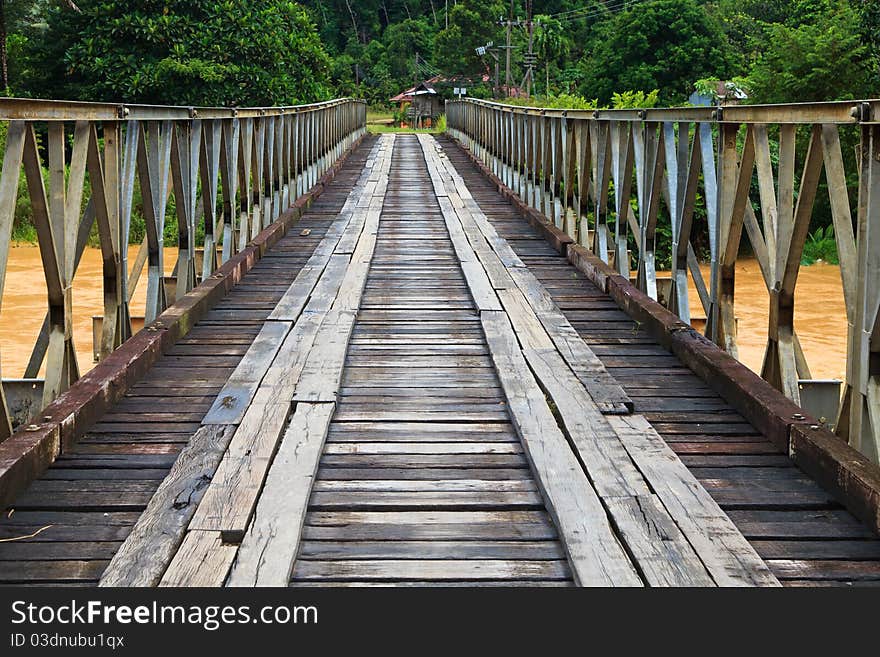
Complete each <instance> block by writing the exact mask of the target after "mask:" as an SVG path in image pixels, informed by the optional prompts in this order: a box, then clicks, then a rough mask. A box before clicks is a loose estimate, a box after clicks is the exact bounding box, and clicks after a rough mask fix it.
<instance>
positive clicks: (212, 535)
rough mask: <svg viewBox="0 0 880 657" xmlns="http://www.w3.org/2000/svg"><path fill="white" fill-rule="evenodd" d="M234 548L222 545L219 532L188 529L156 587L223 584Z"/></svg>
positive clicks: (233, 556) (214, 585) (233, 554)
mask: <svg viewBox="0 0 880 657" xmlns="http://www.w3.org/2000/svg"><path fill="white" fill-rule="evenodd" d="M235 551H236V547H235V546H234V545H224V544H223V541H222V540H221V539H220V533H219V532H212V531H199V530H190V531H189V532H187V534H186V538H184V539H183V544H182V545H181V546H180V549H179V550H178V551H177V554H175V555H174V559H173V560H172V562H171V565H169V566H168V570H167V571H166V572H165V575H164V576H163V577H162V581H161V582H160V583H159V586H175V587H183V586H187V587H200V586H204V587H208V586H211V587H217V586H222V585H223V580H225V579H226V574H227V573H228V572H229V567H230V566H231V565H232V560H233V559H234V558H235Z"/></svg>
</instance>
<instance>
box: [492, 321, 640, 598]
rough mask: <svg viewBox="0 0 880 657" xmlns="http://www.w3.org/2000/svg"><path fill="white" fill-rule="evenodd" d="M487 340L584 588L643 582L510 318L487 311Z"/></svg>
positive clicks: (552, 511)
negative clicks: (559, 423) (562, 428)
mask: <svg viewBox="0 0 880 657" xmlns="http://www.w3.org/2000/svg"><path fill="white" fill-rule="evenodd" d="M481 321H482V324H483V330H484V331H485V333H486V340H487V342H488V344H489V349H490V351H491V352H492V359H493V361H494V362H495V366H496V369H497V371H498V376H499V378H500V379H501V384H502V386H503V388H504V392H505V395H506V396H507V400H508V406H509V407H510V410H511V415H512V418H513V421H514V424H515V426H516V427H517V430H518V432H519V434H520V437H521V438H522V441H523V446H524V448H525V450H526V453H527V454H528V457H529V460H530V461H531V464H532V467H533V469H534V471H535V475H536V477H537V479H538V483H539V485H540V487H541V490H542V491H543V492H544V495H545V497H546V499H547V504H548V507H549V508H550V510H551V513H552V514H553V516H554V519H555V520H556V522H557V524H558V526H559V529H560V533H561V535H562V540H563V544H564V545H565V548H566V551H567V553H568V555H569V559H570V560H571V563H572V568H573V572H574V575H575V579H576V581H577V582H578V583H579V584H581V585H582V586H589V585H599V586H602V585H605V586H615V585H616V586H641V585H642V580H641V579H640V578H639V576H638V574H637V572H636V570H635V568H634V567H633V565H632V563H631V562H630V560H629V558H628V557H627V555H626V553H625V552H624V550H623V548H622V546H621V545H620V543H619V542H618V540H617V538H616V536H615V534H614V531H613V530H612V528H611V526H610V524H609V522H608V518H607V516H606V515H605V510H604V508H603V507H602V504H601V502H600V501H599V497H598V496H597V494H596V491H595V490H594V489H593V488H592V486H591V485H590V482H589V480H588V479H587V477H586V475H585V474H584V472H583V470H582V468H581V465H580V464H579V463H578V462H577V459H575V457H574V454H573V453H572V452H571V449H570V448H569V446H568V443H567V442H566V440H565V436H563V435H562V432H561V431H560V430H559V427H558V426H557V425H556V420H555V419H554V418H553V414H552V412H551V410H550V408H549V406H548V405H547V400H546V398H545V397H544V394H543V392H542V391H541V389H540V388H539V387H538V384H537V382H536V381H535V379H534V376H533V375H532V373H531V371H530V370H529V368H528V365H527V364H526V361H525V358H524V357H523V355H522V352H521V351H520V348H519V344H518V342H517V340H516V336H515V334H514V332H513V327H512V326H511V324H510V320H508V318H507V316H506V315H505V314H504V313H499V312H484V313H483V314H482V317H481Z"/></svg>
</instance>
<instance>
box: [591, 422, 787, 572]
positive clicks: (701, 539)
mask: <svg viewBox="0 0 880 657" xmlns="http://www.w3.org/2000/svg"><path fill="white" fill-rule="evenodd" d="M608 421H609V422H610V423H611V426H612V427H613V428H614V430H615V431H616V433H617V435H618V436H619V437H620V440H621V442H622V443H623V445H624V447H626V450H627V452H628V453H629V454H630V456H631V457H632V459H633V461H634V462H635V464H636V466H637V467H638V468H639V470H640V471H641V472H643V473H644V474H645V477H646V478H647V479H648V481H650V482H651V487H652V488H653V490H654V493H655V494H656V495H657V497H658V498H659V499H660V500H661V501H662V502H663V505H664V506H665V507H666V508H667V510H668V511H669V513H670V515H671V516H672V517H673V518H674V519H675V522H676V523H677V524H678V526H679V527H680V528H681V531H682V532H683V533H684V535H685V536H686V537H687V539H688V541H689V542H690V543H691V545H693V546H694V549H695V550H696V552H697V554H698V555H699V556H700V559H701V560H702V562H703V564H704V565H705V566H706V569H707V570H708V571H709V573H710V574H711V575H712V578H713V579H714V580H715V582H716V583H717V584H718V585H719V586H777V585H778V584H779V583H778V581H777V580H776V578H775V577H774V576H773V574H772V573H771V572H770V570H769V569H768V568H767V565H766V564H765V563H764V562H763V560H762V559H761V557H759V556H758V554H757V553H756V552H755V550H754V548H753V547H752V546H751V545H750V544H749V542H748V541H747V540H746V539H745V538H744V537H743V535H742V534H741V533H740V531H739V530H738V529H737V528H736V526H735V525H734V524H733V522H731V520H730V518H728V517H727V516H726V515H725V514H724V512H723V511H722V510H721V509H720V507H719V506H718V504H717V503H716V502H715V501H714V500H713V499H712V496H711V495H709V493H708V492H707V491H706V489H705V488H703V486H702V485H701V484H700V483H699V482H698V481H697V480H696V478H695V477H694V476H693V475H692V474H691V473H690V472H689V471H688V469H687V468H686V467H685V466H684V465H683V464H682V463H681V461H680V460H679V459H678V457H677V456H676V455H675V453H674V452H673V451H672V449H670V447H669V446H668V445H667V444H666V443H665V442H664V441H663V439H662V438H661V437H660V436H659V435H657V432H656V431H655V430H654V428H653V427H652V426H651V425H650V424H649V423H648V421H647V420H645V419H644V418H643V417H642V416H639V415H634V416H610V417H608Z"/></svg>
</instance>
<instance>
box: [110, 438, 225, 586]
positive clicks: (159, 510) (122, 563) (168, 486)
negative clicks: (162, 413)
mask: <svg viewBox="0 0 880 657" xmlns="http://www.w3.org/2000/svg"><path fill="white" fill-rule="evenodd" d="M234 431H235V429H234V427H232V426H228V425H213V426H204V427H202V428H201V429H199V430H198V431H197V432H196V433H195V434H194V435H193V437H192V438H191V439H190V441H189V443H188V444H187V446H186V447H185V448H184V449H183V451H182V452H181V453H180V455H179V456H178V458H177V460H176V461H175V462H174V465H173V466H172V467H171V471H170V472H169V473H168V476H167V477H165V479H164V480H163V482H162V484H161V485H160V486H159V488H158V490H156V492H155V494H154V495H153V497H152V499H151V500H150V503H149V504H148V505H147V508H146V510H145V511H144V512H143V514H141V516H140V518H138V521H137V523H136V524H135V526H134V527H133V528H132V530H131V533H130V534H129V536H128V538H127V539H126V540H125V542H124V543H123V545H122V547H121V548H120V549H119V551H118V552H117V553H116V555H115V556H114V557H113V559H112V561H111V562H110V565H109V566H108V567H107V570H106V571H105V572H104V575H103V576H102V578H101V582H100V586H156V585H157V584H158V582H159V580H160V578H161V577H162V574H163V573H164V572H165V569H166V568H167V566H168V564H169V563H170V562H171V559H172V557H173V556H174V553H175V552H176V550H177V549H178V546H179V545H180V543H181V541H182V539H183V534H184V531H185V529H186V527H187V525H188V524H189V522H190V520H191V519H192V516H193V514H194V513H195V510H196V507H197V505H198V504H199V502H200V500H201V498H202V495H203V494H204V491H205V488H206V482H207V481H210V480H211V478H212V477H213V476H214V472H215V470H216V469H217V465H218V464H219V462H220V458H221V456H222V454H223V453H224V452H225V450H226V448H227V446H228V444H229V441H230V439H231V438H232V435H233V432H234Z"/></svg>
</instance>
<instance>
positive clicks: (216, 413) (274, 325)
mask: <svg viewBox="0 0 880 657" xmlns="http://www.w3.org/2000/svg"><path fill="white" fill-rule="evenodd" d="M291 326H292V324H291V323H290V322H266V323H265V324H263V328H262V329H261V330H260V333H259V334H258V335H257V337H256V338H255V339H254V341H253V343H252V344H251V346H250V347H249V348H248V350H247V353H245V355H244V357H243V358H242V359H241V362H239V364H238V366H237V367H236V368H235V371H234V372H233V373H232V374H231V375H230V376H229V379H228V380H227V382H226V384H225V385H224V386H223V389H222V390H221V391H220V394H218V395H217V398H216V399H215V400H214V403H213V404H212V405H211V408H210V410H208V412H207V413H206V414H205V417H204V419H202V424H215V425H238V424H240V423H241V420H242V418H243V417H244V413H245V411H246V410H247V407H248V406H249V405H250V403H251V400H252V399H253V398H254V395H255V394H256V392H257V387H258V386H259V385H260V381H262V380H263V376H265V374H266V371H267V370H268V369H269V366H270V365H271V363H272V361H273V359H274V358H275V354H277V353H278V350H279V349H280V348H281V345H282V343H283V342H284V338H285V337H287V334H288V333H289V332H290V328H291Z"/></svg>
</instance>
